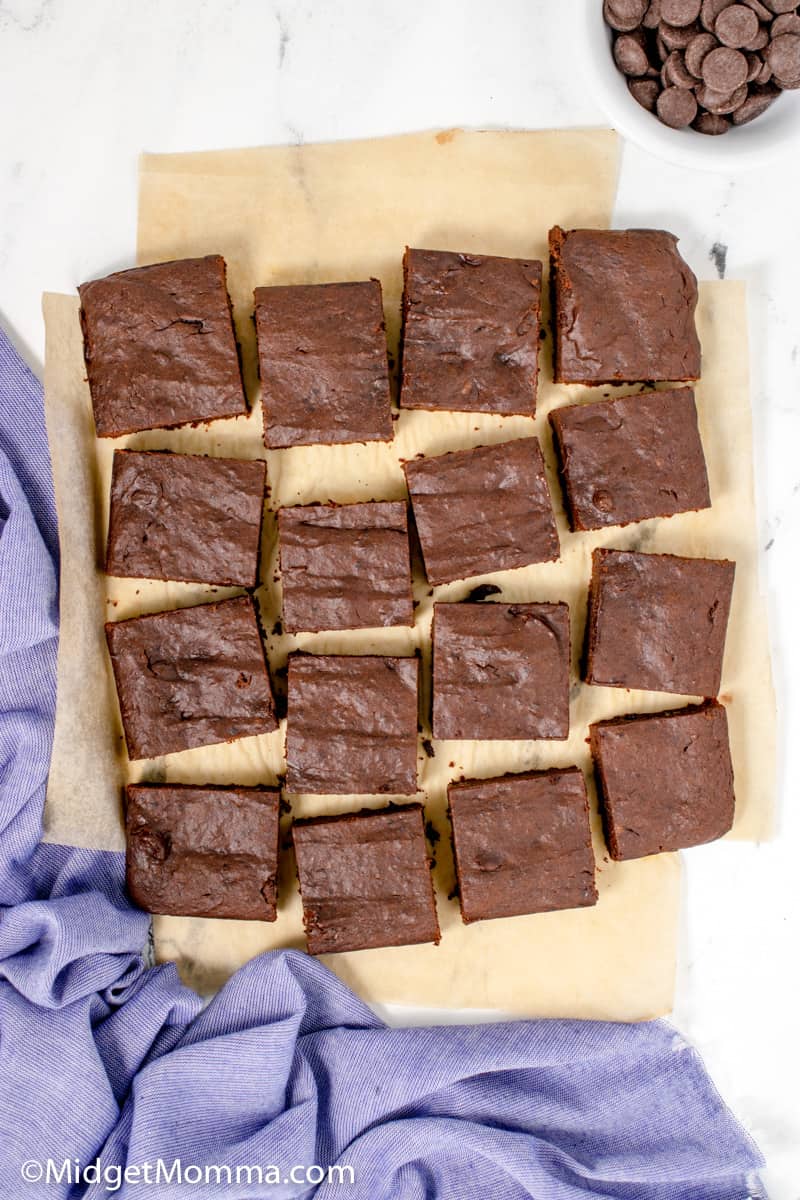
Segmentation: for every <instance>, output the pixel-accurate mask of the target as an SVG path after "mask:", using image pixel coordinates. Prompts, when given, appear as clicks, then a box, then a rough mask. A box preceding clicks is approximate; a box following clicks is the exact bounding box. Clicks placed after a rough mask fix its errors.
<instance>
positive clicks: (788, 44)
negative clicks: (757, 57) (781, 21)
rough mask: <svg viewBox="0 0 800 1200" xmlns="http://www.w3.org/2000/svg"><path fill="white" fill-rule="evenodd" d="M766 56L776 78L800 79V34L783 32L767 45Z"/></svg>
mask: <svg viewBox="0 0 800 1200" xmlns="http://www.w3.org/2000/svg"><path fill="white" fill-rule="evenodd" d="M764 58H765V59H766V60H767V62H768V63H769V65H770V67H771V69H772V73H773V75H774V76H775V78H776V79H789V80H795V79H800V36H798V35H797V34H796V33H782V34H781V35H780V37H776V38H775V39H774V40H773V41H771V42H770V44H769V45H768V46H767V48H766V50H765V51H764Z"/></svg>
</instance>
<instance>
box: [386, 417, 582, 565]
mask: <svg viewBox="0 0 800 1200" xmlns="http://www.w3.org/2000/svg"><path fill="white" fill-rule="evenodd" d="M404 470H405V473H406V481H407V483H408V490H409V492H410V493H411V503H412V506H413V509H414V519H415V521H416V525H417V532H418V533H419V540H420V544H421V546H422V553H423V556H424V559H425V571H426V573H427V576H428V580H429V581H430V583H432V584H434V585H436V584H440V583H449V582H450V581H451V580H453V579H466V578H468V577H469V576H470V575H485V574H488V573H489V572H492V571H508V570H511V569H512V568H514V567H527V566H529V565H530V564H531V563H537V562H549V561H551V560H553V559H556V558H558V551H559V545H558V533H557V532H556V525H555V519H554V517H553V507H552V504H551V501H550V492H549V490H548V487H547V480H546V478H545V472H544V461H543V459H542V452H541V450H540V448H539V442H538V440H537V439H536V438H520V440H519V441H515V442H505V443H502V444H500V445H496V446H478V447H477V448H476V449H474V450H455V451H452V452H451V453H450V454H441V455H439V456H438V457H437V458H415V459H413V460H412V461H411V462H407V463H406V464H405V467H404Z"/></svg>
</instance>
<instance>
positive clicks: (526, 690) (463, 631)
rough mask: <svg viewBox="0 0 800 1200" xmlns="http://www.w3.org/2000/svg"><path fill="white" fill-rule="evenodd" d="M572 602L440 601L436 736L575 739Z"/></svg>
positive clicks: (436, 646)
mask: <svg viewBox="0 0 800 1200" xmlns="http://www.w3.org/2000/svg"><path fill="white" fill-rule="evenodd" d="M569 664H570V632H569V607H568V606H567V605H566V604H496V603H488V604H485V603H478V604H475V603H462V604H435V605H434V608H433V736H434V737H435V738H498V739H499V738H503V739H509V738H566V737H568V736H569Z"/></svg>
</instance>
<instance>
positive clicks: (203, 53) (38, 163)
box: [0, 0, 800, 1200]
mask: <svg viewBox="0 0 800 1200" xmlns="http://www.w3.org/2000/svg"><path fill="white" fill-rule="evenodd" d="M568 2H576V0H568ZM559 10H561V13H560V14H559ZM563 16H564V13H563V9H562V6H561V4H556V3H555V2H554V0H493V2H492V3H487V2H486V0H411V2H410V3H405V4H398V3H396V2H395V3H389V0H327V2H321V0H320V2H319V3H314V2H313V0H283V2H281V0H272V2H270V0H172V2H170V3H164V2H163V0H116V2H115V3H114V4H108V3H105V2H104V0H0V111H2V113H3V121H2V123H0V319H1V320H2V322H3V323H4V325H5V326H6V327H7V328H8V329H9V331H10V332H11V333H12V337H13V338H14V339H15V340H16V341H17V343H18V345H19V346H20V348H21V349H22V351H23V353H24V354H25V355H26V356H27V358H28V360H29V361H30V362H31V364H32V365H33V366H34V368H35V369H37V370H40V369H41V361H42V355H43V341H44V339H43V328H42V318H41V312H40V300H41V293H42V291H43V290H46V289H47V290H55V291H59V290H62V291H70V290H72V289H73V288H74V286H75V284H76V282H78V281H80V280H82V279H85V278H88V277H90V276H92V275H95V274H103V273H105V272H106V271H108V270H113V269H118V268H120V267H122V266H127V265H129V264H130V263H131V261H132V259H133V255H134V236H135V212H136V170H137V156H138V154H139V152H140V151H142V150H150V151H180V150H199V149H217V148H220V147H225V146H229V145H231V144H232V141H233V142H235V144H239V145H260V144H269V143H281V142H292V141H323V140H329V139H334V138H336V139H338V138H351V137H367V136H373V135H384V134H390V133H399V132H405V131H409V130H417V129H430V128H435V127H450V126H454V125H465V126H472V127H499V128H505V127H514V128H523V127H524V128H549V127H558V126H568V125H573V126H575V125H584V126H588V125H600V124H603V117H602V113H601V112H600V111H599V110H598V109H597V107H596V105H595V103H594V100H593V97H592V96H591V95H590V94H588V93H587V92H586V91H585V90H584V89H583V87H582V84H581V80H580V78H579V77H576V76H575V75H574V74H573V73H572V72H571V70H570V54H571V48H570V45H569V39H568V38H567V37H565V34H566V27H565V24H564V21H563ZM798 194H800V161H798V160H797V159H796V158H795V159H793V160H791V161H785V162H778V163H776V164H775V165H774V166H771V167H770V168H769V169H767V170H764V169H762V170H760V171H758V172H757V173H755V174H745V175H738V176H733V175H729V176H725V175H712V174H705V173H698V172H688V171H686V170H685V169H681V168H677V167H670V166H668V165H665V164H663V163H662V162H659V161H657V160H656V159H654V158H651V157H650V156H648V155H646V154H645V153H643V152H641V151H639V150H637V149H635V148H634V147H631V146H625V149H624V154H623V165H622V174H621V179H620V188H619V197H618V203H617V209H616V216H615V224H617V225H619V226H626V225H661V226H665V227H668V228H670V229H673V230H675V232H677V233H679V234H680V236H681V238H682V250H683V253H684V254H685V255H686V257H687V258H688V260H689V262H690V263H691V265H692V267H693V268H694V270H695V271H696V272H697V274H698V275H699V276H701V277H704V278H715V277H716V276H717V274H718V272H721V271H722V270H725V272H726V274H727V276H728V277H731V278H737V279H744V280H746V281H747V283H748V285H749V296H750V317H751V339H752V361H753V407H754V423H755V446H756V479H757V489H758V506H759V536H760V540H761V545H762V547H763V555H762V566H763V573H764V583H765V587H766V589H767V590H768V594H769V601H770V609H771V633H772V641H773V647H774V659H775V675H776V684H777V689H778V697H779V711H780V719H781V727H782V731H783V733H784V734H785V733H786V732H787V731H790V730H792V729H800V706H799V705H798V697H799V696H800V688H799V687H798V684H797V680H798V679H800V639H798V636H797V633H796V631H795V632H794V633H793V632H792V630H793V623H794V622H795V621H796V619H797V617H796V613H797V607H796V606H797V604H798V595H799V594H800V593H798V584H800V568H799V567H798V557H799V554H798V551H799V550H800V459H799V457H798V447H800V299H799V297H798V275H799V274H800V233H799V232H798V229H799V228H800V225H799V224H798V208H797V204H798V201H797V197H798ZM785 740H786V742H787V743H788V746H787V748H786V749H785V750H784V752H783V761H782V769H781V777H782V787H781V793H782V794H781V829H780V836H779V838H778V839H777V840H776V841H775V842H772V843H770V844H768V845H762V846H748V845H736V844H730V843H727V844H718V845H715V846H709V847H706V848H703V849H698V850H695V851H693V852H692V853H691V854H690V855H688V856H687V876H688V896H687V904H686V911H687V914H688V915H687V919H686V925H685V930H684V945H683V964H682V968H681V978H680V984H679V999H678V1004H677V1008H676V1012H675V1014H674V1020H675V1021H676V1023H677V1024H678V1025H679V1026H680V1027H681V1029H682V1030H684V1031H685V1032H686V1034H687V1035H688V1036H689V1037H690V1038H691V1039H692V1040H693V1041H694V1042H695V1044H696V1045H697V1046H698V1047H699V1049H700V1051H701V1053H702V1054H703V1056H704V1057H705V1060H706V1063H707V1065H708V1067H709V1069H710V1070H711V1073H712V1075H713V1076H714V1078H715V1080H716V1081H717V1083H718V1085H719V1087H720V1089H721V1091H722V1093H723V1095H724V1097H725V1099H726V1100H727V1101H728V1103H729V1104H730V1105H731V1106H732V1108H733V1109H734V1110H735V1112H736V1113H737V1115H738V1116H739V1117H740V1119H741V1120H742V1121H743V1122H744V1123H745V1125H746V1126H747V1127H748V1128H749V1129H750V1130H751V1132H752V1133H753V1135H754V1136H755V1137H756V1139H757V1140H758V1142H759V1143H760V1145H761V1147H762V1149H763V1151H764V1153H765V1154H766V1156H767V1159H768V1163H769V1167H768V1171H767V1173H766V1176H765V1177H766V1180H767V1182H768V1185H769V1187H770V1195H771V1196H772V1198H773V1200H798V1197H800V1036H798V1032H797V1012H798V994H799V993H800V967H798V961H799V956H800V901H798V887H799V886H800V871H799V870H798V859H799V858H800V771H798V764H797V761H796V760H795V759H794V757H793V754H792V743H791V740H790V739H789V738H786V739H785Z"/></svg>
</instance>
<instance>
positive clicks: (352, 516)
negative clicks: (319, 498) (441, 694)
mask: <svg viewBox="0 0 800 1200" xmlns="http://www.w3.org/2000/svg"><path fill="white" fill-rule="evenodd" d="M278 533H279V537H280V563H281V580H282V584H283V610H282V613H283V625H284V628H285V629H286V631H287V632H288V633H296V632H298V631H299V630H308V631H311V632H318V631H319V630H322V629H369V628H373V627H377V626H385V625H413V624H414V606H413V600H412V596H411V560H410V556H409V548H408V514H407V511H406V505H405V504H404V503H402V502H396V503H368V504H345V505H341V506H339V505H334V504H324V505H323V504H311V505H306V506H303V507H299V508H282V509H281V510H280V512H279V513H278Z"/></svg>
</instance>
